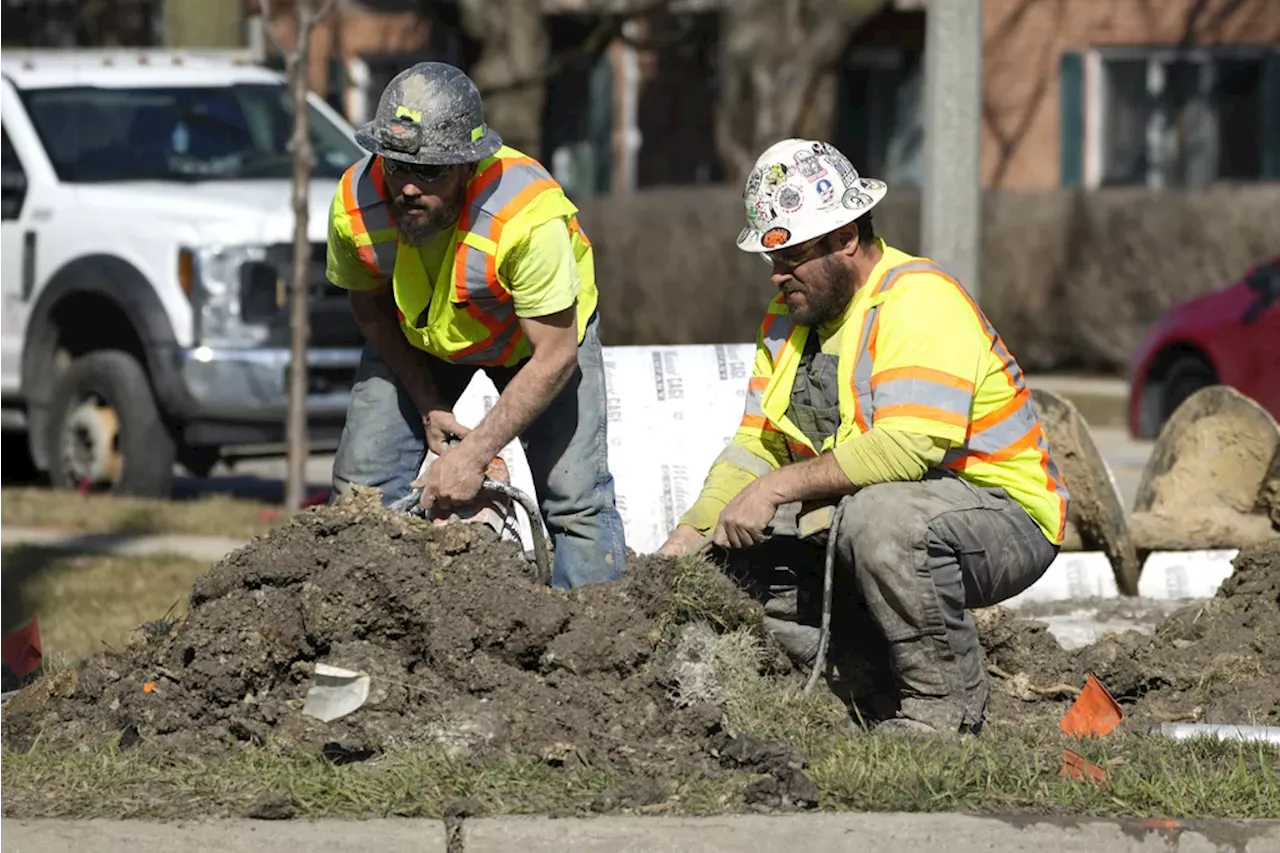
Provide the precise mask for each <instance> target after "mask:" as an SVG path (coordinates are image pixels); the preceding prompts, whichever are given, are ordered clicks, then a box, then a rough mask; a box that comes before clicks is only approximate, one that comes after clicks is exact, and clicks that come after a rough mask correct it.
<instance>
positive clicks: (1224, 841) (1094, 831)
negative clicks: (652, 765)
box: [0, 812, 1280, 853]
mask: <svg viewBox="0 0 1280 853" xmlns="http://www.w3.org/2000/svg"><path fill="white" fill-rule="evenodd" d="M0 849H2V850H3V851H4V853H9V851H13V853H79V851H82V850H93V851H95V853H171V851H184V850H193V851H197V850H198V851H199V853H248V851H259V850H270V849H278V850H305V851H307V853H346V851H352V853H356V852H357V851H358V853H368V851H371V850H377V851H379V853H446V850H447V851H448V853H508V851H512V850H519V851H520V853H565V851H573V853H640V851H655V853H656V851H661V852H662V853H668V851H670V853H676V851H679V853H729V851H735V853H736V851H744V853H745V851H753V853H754V851H759V853H766V851H767V852H768V853H773V851H778V850H811V851H828V850H830V851H836V850H886V851H887V850H902V849H908V850H909V849H928V850H929V851H930V853H978V851H984V852H985V851H1027V853H1033V852H1034V853H1043V851H1045V850H1052V851H1053V853H1096V851H1102V850H1105V851H1108V853H1139V851H1142V853H1162V851H1166V850H1170V849H1176V850H1178V851H1179V852H1180V853H1212V851H1217V850H1221V849H1228V850H1234V851H1237V853H1244V852H1245V851H1247V853H1261V851H1280V823H1277V822H1272V823H1270V824H1256V823H1255V824H1250V823H1244V822H1240V823H1235V822H1228V821H1204V822H1195V821H1187V822H1184V823H1179V822H1178V821H1153V822H1150V823H1149V824H1148V825H1143V824H1141V823H1138V822H1135V821H1126V822H1121V821H1108V820H1088V819H1080V820H1072V819H1052V818H1045V819H1036V818H1031V817H1018V818H995V817H971V816H968V815H958V814H946V813H929V814H837V813H829V812H824V813H816V814H799V815H778V816H774V815H734V816H727V817H707V818H663V817H598V818H566V819H550V818H542V817H509V818H469V819H467V820H465V821H464V822H463V825H462V828H461V832H460V833H458V835H457V837H455V838H454V840H453V844H452V845H447V843H446V833H445V827H444V824H443V823H442V822H440V821H432V820H409V819H405V820H370V821H335V820H320V821H301V820H298V821H279V822H272V821H252V820H228V821H219V822H208V823H185V822H184V823H172V824H160V823H145V822H141V821H102V820H93V821H57V820H33V821H23V820H15V819H13V818H10V819H9V826H8V828H7V829H6V830H5V831H4V834H3V841H2V843H0Z"/></svg>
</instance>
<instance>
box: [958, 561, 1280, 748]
mask: <svg viewBox="0 0 1280 853" xmlns="http://www.w3.org/2000/svg"><path fill="white" fill-rule="evenodd" d="M1232 565H1233V568H1234V571H1233V574H1232V576H1231V577H1230V578H1228V579H1227V580H1226V581H1224V582H1223V584H1222V586H1221V588H1220V589H1219V590H1218V593H1217V595H1216V596H1215V597H1214V598H1212V599H1210V600H1209V601H1208V602H1205V603H1203V604H1197V605H1193V606H1190V607H1186V608H1183V609H1181V610H1178V611H1176V612H1175V613H1173V614H1172V615H1170V616H1169V617H1168V618H1167V619H1166V620H1164V622H1162V623H1161V624H1160V625H1159V626H1158V627H1157V629H1156V631H1155V633H1154V634H1153V635H1146V634H1142V633H1139V632H1136V631H1127V632H1125V633H1123V634H1120V635H1116V636H1109V637H1104V638H1103V639H1102V640H1100V641H1099V642H1097V643H1094V644H1093V645H1091V646H1086V647H1084V648H1081V649H1077V650H1075V651H1073V652H1066V651H1064V650H1063V649H1062V648H1061V647H1060V646H1059V645H1058V644H1057V642H1056V640H1054V638H1053V637H1052V636H1051V635H1050V634H1049V633H1048V631H1047V630H1046V629H1045V628H1044V627H1043V625H1042V624H1036V623H1028V622H1024V621H1022V620H1019V619H1015V618H1013V617H1012V616H1011V615H1010V614H1009V613H1008V611H1005V610H1002V609H1001V608H991V609H990V610H989V611H986V612H983V613H981V614H979V631H980V633H981V634H982V638H983V645H984V648H985V650H986V653H987V657H988V661H989V664H993V665H994V668H995V669H996V670H997V671H998V672H1000V673H1001V677H997V678H996V679H995V680H996V690H995V691H994V692H995V695H994V696H993V703H992V704H993V707H992V711H991V717H992V718H993V719H1001V718H1004V719H1010V718H1011V719H1025V718H1027V717H1033V716H1039V715H1043V714H1048V713H1055V714H1060V713H1062V712H1064V711H1065V710H1066V708H1067V707H1068V705H1069V703H1070V701H1071V700H1072V698H1073V697H1071V696H1070V695H1067V694H1065V693H1063V692H1059V691H1056V690H1054V689H1053V688H1054V687H1055V686H1057V685H1060V684H1065V685H1070V686H1075V687H1080V686H1082V685H1083V683H1084V679H1085V677H1086V676H1087V675H1088V674H1089V673H1093V674H1094V675H1096V676H1097V677H1098V679H1099V680H1100V681H1101V682H1102V683H1103V685H1105V686H1106V688H1107V690H1108V691H1109V692H1110V693H1111V695H1112V696H1113V697H1114V698H1115V699H1116V700H1117V701H1118V702H1119V703H1120V706H1121V709H1122V710H1123V712H1124V714H1125V716H1126V718H1127V719H1128V720H1130V721H1131V722H1132V723H1133V724H1135V725H1138V726H1145V725H1150V724H1156V723H1161V722H1206V723H1239V724H1256V725H1276V724H1280V537H1277V538H1275V539H1273V540H1272V541H1270V542H1266V543H1261V544H1256V545H1250V546H1248V547H1246V548H1243V549H1241V551H1240V553H1239V554H1238V555H1237V556H1236V558H1235V560H1233V561H1232ZM1037 688H1038V689H1037Z"/></svg>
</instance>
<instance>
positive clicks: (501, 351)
mask: <svg viewBox="0 0 1280 853" xmlns="http://www.w3.org/2000/svg"><path fill="white" fill-rule="evenodd" d="M339 192H340V194H341V204H335V205H334V208H333V211H332V217H333V221H332V222H331V225H332V226H333V227H334V228H335V229H336V230H337V231H338V232H339V233H341V234H343V235H344V236H347V237H349V238H350V239H351V240H352V242H353V243H354V244H355V245H356V247H357V248H358V251H359V253H360V259H361V260H362V261H363V262H364V265H365V267H366V268H367V269H368V270H369V271H370V272H371V273H373V274H374V275H376V276H378V277H381V278H384V279H389V280H390V281H391V282H392V286H393V290H394V292H395V300H396V306H397V309H398V314H399V318H400V327H401V329H402V330H403V331H404V334H405V337H406V338H408V340H409V342H410V343H411V344H413V345H414V346H415V347H417V348H418V349H421V350H424V351H426V352H429V353H431V354H432V355H434V356H437V357H439V358H442V359H445V360H447V361H452V362H457V363H461V364H475V365H481V366H504V367H510V366H513V365H515V364H518V363H519V362H520V361H522V360H523V359H525V358H527V357H528V356H529V355H530V353H531V348H530V346H529V342H528V340H527V339H526V338H525V336H524V333H523V332H522V331H521V329H520V324H519V322H518V320H517V318H516V314H515V307H514V304H513V302H512V296H511V290H510V288H509V287H508V285H507V283H506V282H505V281H504V280H503V276H502V274H501V273H500V270H501V269H502V262H503V260H504V258H505V256H506V253H507V251H508V249H509V248H510V247H511V246H512V245H514V244H515V243H517V242H519V240H520V238H522V237H523V236H525V235H527V234H528V233H529V231H530V230H531V229H533V228H534V227H535V226H537V225H540V224H542V223H543V222H546V221H548V220H551V219H554V218H557V217H559V218H563V219H564V220H565V222H566V224H567V226H568V228H569V237H570V241H571V242H572V244H573V252H574V258H575V260H576V265H577V269H578V276H579V278H580V279H581V282H582V289H581V291H580V292H579V295H578V309H577V312H578V342H579V343H581V342H582V338H583V336H584V335H585V334H586V325H587V321H588V320H589V319H590V317H591V314H592V312H594V311H595V309H596V304H597V302H598V299H599V295H598V292H597V290H596V281H595V263H594V257H593V254H592V248H591V242H590V241H589V240H588V239H587V236H586V235H585V234H584V233H583V232H582V229H581V227H580V226H579V225H578V219H577V213H578V208H577V206H576V205H574V204H573V202H571V201H569V199H568V197H567V196H566V195H565V193H564V189H563V188H562V187H561V186H560V184H559V183H558V182H557V181H556V180H555V179H554V178H553V177H551V174H550V173H549V172H548V171H547V170H546V169H545V168H544V167H543V166H542V164H540V163H539V162H538V161H536V160H534V159H533V158H531V157H527V156H526V155H524V154H522V153H520V152H519V151H517V150H515V149H514V148H510V147H508V146H505V145H504V146H503V147H502V148H500V149H498V151H497V152H496V153H495V154H494V155H493V156H492V157H488V158H486V159H484V160H481V161H480V163H479V164H478V165H477V167H476V171H475V174H474V175H473V176H472V177H471V179H470V180H469V181H468V182H467V187H466V196H465V201H464V202H463V207H462V214H461V216H460V217H459V221H458V224H457V226H456V227H455V230H454V235H453V238H452V239H451V240H450V245H449V249H448V251H447V252H446V253H445V256H444V260H443V263H442V264H441V266H440V268H439V269H434V270H428V269H425V268H424V267H423V263H422V257H421V255H420V254H419V253H418V252H416V251H412V250H408V251H403V252H402V251H399V248H400V238H399V234H398V232H397V231H396V229H395V225H394V223H393V222H392V218H391V209H390V205H389V196H388V193H387V185H386V178H385V176H384V175H383V171H382V158H381V157H380V156H377V155H373V154H370V155H368V156H367V157H365V158H363V159H362V160H360V161H359V162H357V163H356V164H354V165H353V166H351V168H349V169H348V170H347V171H346V173H345V174H344V175H343V176H342V179H341V182H340V184H339ZM406 248H408V249H411V247H406Z"/></svg>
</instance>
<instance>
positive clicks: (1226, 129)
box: [4, 0, 1280, 195]
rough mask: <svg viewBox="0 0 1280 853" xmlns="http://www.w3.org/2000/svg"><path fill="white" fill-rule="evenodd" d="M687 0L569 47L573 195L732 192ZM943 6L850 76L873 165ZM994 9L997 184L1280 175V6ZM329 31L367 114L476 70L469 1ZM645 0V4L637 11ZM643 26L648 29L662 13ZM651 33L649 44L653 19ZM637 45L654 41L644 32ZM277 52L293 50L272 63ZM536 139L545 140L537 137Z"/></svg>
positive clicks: (127, 17) (854, 63)
mask: <svg viewBox="0 0 1280 853" xmlns="http://www.w3.org/2000/svg"><path fill="white" fill-rule="evenodd" d="M539 2H540V4H541V9H542V13H543V16H544V21H545V35H546V41H547V45H548V48H549V52H550V55H551V56H552V57H565V56H572V55H573V54H574V53H575V51H576V52H578V53H581V52H582V51H581V48H582V45H583V44H584V43H586V42H589V41H590V40H591V39H592V37H593V34H595V33H597V31H598V29H599V27H600V24H601V22H602V21H604V20H606V19H605V18H604V16H603V13H602V11H601V10H602V9H603V10H604V11H605V12H607V11H609V10H610V9H611V8H612V7H611V6H610V5H609V4H608V3H605V2H603V0H539ZM733 2H735V0H672V4H671V8H673V9H674V10H676V11H677V12H678V15H679V18H680V20H681V21H682V24H683V29H682V36H681V37H680V38H678V39H673V40H669V41H666V42H663V43H659V44H656V45H650V46H646V45H644V44H643V41H644V39H643V38H640V39H637V38H619V39H615V40H613V41H612V42H611V43H608V44H607V45H606V46H605V47H604V49H603V51H602V52H600V51H597V52H595V53H594V54H593V55H591V56H589V57H586V58H583V57H581V56H579V57H578V58H577V59H576V60H574V61H571V62H564V63H557V62H556V61H555V60H553V63H552V67H551V69H550V73H548V75H547V78H546V80H545V99H544V106H543V109H542V114H543V121H542V130H541V140H540V144H536V145H532V146H530V147H534V148H536V151H532V152H531V153H536V155H537V156H539V157H540V158H541V159H543V160H544V161H545V162H546V163H547V165H548V167H550V168H551V169H552V170H553V171H554V172H555V173H556V175H557V177H559V178H560V179H561V180H562V181H563V182H564V183H565V185H566V186H567V187H568V188H569V190H570V192H571V193H573V194H575V195H593V194H599V193H607V192H619V191H627V190H630V189H635V188H642V187H646V186H654V185H662V184H698V183H716V182H719V181H721V180H723V169H722V167H721V163H720V161H719V158H718V155H717V152H716V146H715V141H714V137H715V115H716V104H717V97H718V93H719V75H720V70H719V61H720V53H721V51H720V46H721V44H722V42H723V40H724V39H725V37H726V32H725V30H726V27H725V24H724V13H723V9H724V8H725V7H726V6H727V5H728V4H729V3H733ZM928 2H929V0H884V2H883V4H882V6H881V7H880V9H879V11H878V12H877V13H875V14H873V15H872V16H871V17H869V18H868V19H867V20H866V21H864V23H863V24H862V25H861V26H860V28H859V29H858V30H857V31H856V32H855V33H854V34H853V36H852V38H851V39H850V41H849V44H848V46H847V49H846V50H845V52H844V56H843V60H842V62H841V63H840V65H839V67H838V68H837V69H836V71H835V75H834V76H835V85H834V86H828V87H824V88H823V89H822V91H820V92H815V93H814V97H817V98H832V99H834V103H833V104H831V106H832V109H831V110H830V113H831V115H832V116H833V127H832V131H831V133H832V139H833V141H834V142H835V143H836V144H837V145H838V146H840V147H841V148H842V149H843V150H845V151H846V152H847V153H848V154H849V155H850V157H851V159H852V160H853V161H854V162H855V164H857V165H858V167H859V168H860V169H862V170H863V171H865V172H866V173H867V174H871V175H876V176H878V177H881V178H883V179H884V180H886V181H888V182H890V183H891V184H893V185H896V186H912V185H919V183H920V180H921V162H922V141H923V136H924V118H923V103H924V32H925V16H926V15H927V14H928ZM973 2H982V4H983V32H984V39H983V97H982V183H983V185H984V186H986V187H988V188H1002V189H1009V190H1037V189H1047V188H1051V187H1060V186H1062V187H1083V188H1099V187H1108V186H1143V187H1170V188H1176V187H1186V188H1197V187H1204V186H1208V185H1211V184H1215V183H1221V182H1252V181H1263V180H1276V179H1280V0H973ZM336 4H337V9H338V14H337V15H335V16H333V17H332V18H330V19H329V20H328V21H327V22H326V23H325V24H323V25H321V26H320V27H318V28H317V29H316V31H315V32H314V33H313V36H312V43H311V50H312V55H311V66H310V75H311V81H312V85H313V87H314V88H315V89H316V90H317V91H318V92H320V93H321V94H323V95H324V96H325V97H327V98H328V99H329V101H330V102H331V103H332V104H333V105H334V106H336V107H338V108H339V109H340V110H341V111H342V112H343V113H344V114H345V115H346V116H347V118H348V119H349V120H351V121H352V122H356V123H358V122H361V121H364V120H366V119H367V118H368V117H369V116H370V115H371V114H372V110H373V107H374V106H375V105H376V103H377V98H378V95H379V93H380V92H381V90H382V88H383V86H385V85H386V82H387V81H388V80H390V79H391V77H392V76H394V75H395V74H396V73H397V72H398V71H399V70H401V69H402V68H404V67H405V66H407V65H409V64H411V63H413V62H416V61H420V60H423V59H441V60H445V61H449V62H453V63H455V64H458V65H460V66H462V67H463V68H469V66H470V65H471V64H472V63H474V62H475V60H476V58H477V57H478V55H479V52H480V44H479V42H477V41H476V40H475V39H474V38H471V37H469V36H468V35H467V34H466V33H465V32H464V30H463V27H462V26H461V25H460V13H459V10H458V8H457V3H456V2H447V1H446V2H436V3H426V2H422V0H336ZM623 5H625V4H623ZM291 6H292V0H272V2H271V3H270V4H269V6H268V8H269V10H270V12H271V14H272V19H271V20H269V21H267V20H265V19H264V18H263V16H262V11H263V4H262V3H261V2H259V0H40V2H35V0H5V28H4V29H5V36H6V38H5V43H6V44H7V45H18V44H23V43H24V42H32V43H34V44H40V45H49V46H72V45H75V44H86V43H106V44H136V45H140V46H144V45H147V44H156V45H158V44H163V45H165V46H174V47H177V46H200V47H212V46H227V47H241V46H254V45H255V44H257V45H258V46H259V47H261V48H263V49H264V51H265V53H266V55H267V56H268V61H269V62H271V63H272V64H275V65H277V67H279V65H280V64H281V63H280V60H279V56H278V54H273V52H272V50H271V45H272V44H273V43H274V42H279V43H282V44H284V45H285V46H286V47H290V46H291V45H292V43H293V39H294V32H293V16H292V9H291ZM630 26H632V27H633V28H638V33H639V34H640V35H643V29H644V26H645V22H644V21H638V22H634V23H633V24H632V25H630ZM628 32H631V34H632V35H636V34H637V32H632V31H631V30H628ZM638 43H639V44H638ZM273 57H274V58H273ZM535 142H537V141H536V140H535Z"/></svg>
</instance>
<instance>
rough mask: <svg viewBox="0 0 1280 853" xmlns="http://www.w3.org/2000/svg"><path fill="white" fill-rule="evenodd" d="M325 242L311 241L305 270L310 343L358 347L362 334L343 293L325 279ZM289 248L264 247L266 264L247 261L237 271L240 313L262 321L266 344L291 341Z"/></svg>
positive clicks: (282, 343) (291, 261)
mask: <svg viewBox="0 0 1280 853" xmlns="http://www.w3.org/2000/svg"><path fill="white" fill-rule="evenodd" d="M325 253H326V248H325V244H324V243H313V244H312V245H311V257H310V264H309V272H308V282H309V284H310V288H309V293H308V294H307V296H308V300H307V301H308V307H309V311H308V314H309V316H310V319H311V335H310V344H311V346H314V347H352V346H361V345H362V344H363V343H364V336H363V335H362V334H361V333H360V328H359V326H357V325H356V321H355V318H354V317H352V316H351V309H350V307H349V305H348V304H347V293H346V291H345V290H343V289H342V288H340V287H337V286H335V285H333V284H331V283H330V282H329V280H328V279H326V278H325V275H324V269H325ZM292 259H293V246H292V245H290V244H283V243H281V244H276V245H273V246H269V247H268V248H267V259H266V261H265V262H260V263H250V264H246V265H245V266H244V267H242V268H241V271H240V313H241V317H242V318H243V319H244V320H245V322H252V323H263V324H265V325H266V326H267V327H268V328H269V329H270V330H271V335H270V343H271V344H274V345H281V346H287V345H288V343H289V306H288V300H287V293H288V282H289V280H290V279H291V278H292V276H293V267H292V264H293V260H292Z"/></svg>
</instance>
